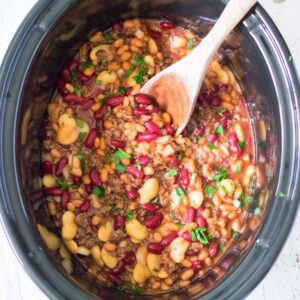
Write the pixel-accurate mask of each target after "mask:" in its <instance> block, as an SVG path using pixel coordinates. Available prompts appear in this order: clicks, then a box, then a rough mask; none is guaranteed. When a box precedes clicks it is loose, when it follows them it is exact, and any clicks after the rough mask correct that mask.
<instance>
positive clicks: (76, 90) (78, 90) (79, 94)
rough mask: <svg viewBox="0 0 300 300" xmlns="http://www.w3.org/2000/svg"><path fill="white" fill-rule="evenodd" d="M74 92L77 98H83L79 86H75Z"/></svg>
mask: <svg viewBox="0 0 300 300" xmlns="http://www.w3.org/2000/svg"><path fill="white" fill-rule="evenodd" d="M74 92H75V94H76V95H77V96H81V91H80V89H79V87H78V86H74Z"/></svg>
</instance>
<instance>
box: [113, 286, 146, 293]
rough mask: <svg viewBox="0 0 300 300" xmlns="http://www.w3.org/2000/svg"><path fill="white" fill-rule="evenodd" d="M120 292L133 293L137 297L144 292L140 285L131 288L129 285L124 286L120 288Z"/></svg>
mask: <svg viewBox="0 0 300 300" xmlns="http://www.w3.org/2000/svg"><path fill="white" fill-rule="evenodd" d="M118 291H119V292H124V291H132V292H133V293H135V294H136V295H139V294H140V293H141V292H142V288H141V287H140V286H138V285H133V286H129V285H128V284H122V285H120V286H118Z"/></svg>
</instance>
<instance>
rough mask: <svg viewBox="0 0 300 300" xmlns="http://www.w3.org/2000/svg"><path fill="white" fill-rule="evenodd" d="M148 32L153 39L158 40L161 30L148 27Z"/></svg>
mask: <svg viewBox="0 0 300 300" xmlns="http://www.w3.org/2000/svg"><path fill="white" fill-rule="evenodd" d="M148 34H149V35H150V36H151V37H152V38H153V39H155V40H159V39H160V38H161V32H159V31H156V30H151V29H148Z"/></svg>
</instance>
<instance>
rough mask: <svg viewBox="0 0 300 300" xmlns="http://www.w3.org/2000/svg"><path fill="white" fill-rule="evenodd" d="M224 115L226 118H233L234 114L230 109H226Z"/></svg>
mask: <svg viewBox="0 0 300 300" xmlns="http://www.w3.org/2000/svg"><path fill="white" fill-rule="evenodd" d="M222 115H223V117H224V118H225V119H226V120H229V119H231V118H232V114H231V113H230V111H229V110H226V111H224V112H223V114H222Z"/></svg>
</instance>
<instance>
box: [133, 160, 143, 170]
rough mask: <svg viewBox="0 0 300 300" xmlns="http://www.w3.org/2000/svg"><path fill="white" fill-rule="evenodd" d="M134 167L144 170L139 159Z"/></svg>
mask: <svg viewBox="0 0 300 300" xmlns="http://www.w3.org/2000/svg"><path fill="white" fill-rule="evenodd" d="M134 167H135V168H136V169H138V170H139V171H140V170H142V166H141V165H140V163H139V161H138V160H137V161H136V163H135V164H134Z"/></svg>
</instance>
